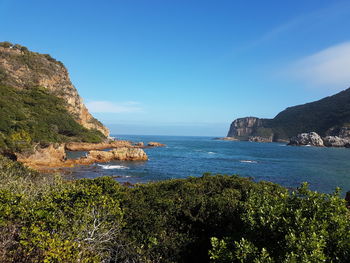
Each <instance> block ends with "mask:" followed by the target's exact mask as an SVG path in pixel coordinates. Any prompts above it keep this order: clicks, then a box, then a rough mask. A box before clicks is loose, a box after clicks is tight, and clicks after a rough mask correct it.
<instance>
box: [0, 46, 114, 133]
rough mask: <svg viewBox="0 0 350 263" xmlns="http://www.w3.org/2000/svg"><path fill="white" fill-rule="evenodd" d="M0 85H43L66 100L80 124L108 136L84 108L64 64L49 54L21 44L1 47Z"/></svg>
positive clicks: (24, 86)
mask: <svg viewBox="0 0 350 263" xmlns="http://www.w3.org/2000/svg"><path fill="white" fill-rule="evenodd" d="M0 84H2V85H4V86H10V87H14V88H17V89H29V88H32V87H38V86H40V87H44V88H46V89H47V90H48V91H49V92H50V93H51V94H53V95H55V96H57V97H59V98H62V99H63V100H64V101H65V102H66V108H67V110H68V111H69V112H70V113H71V114H72V116H73V117H74V118H75V120H76V121H77V122H78V123H79V124H81V125H82V126H84V127H85V128H87V129H96V130H98V131H100V132H101V133H103V134H104V135H105V136H108V135H109V130H108V129H107V128H106V127H105V126H103V125H102V123H100V122H99V121H98V120H96V119H95V118H94V117H93V116H92V115H91V114H90V113H89V111H88V110H87V108H86V107H85V105H84V103H83V101H82V98H81V97H80V96H79V94H78V92H77V90H76V88H75V87H74V86H73V84H72V82H71V81H70V78H69V75H68V71H67V69H66V68H65V66H64V65H63V64H62V63H61V62H59V61H56V60H55V59H53V58H52V57H50V56H49V55H46V54H39V53H35V52H31V51H28V50H27V49H26V48H25V47H22V46H20V45H15V46H8V45H3V46H0Z"/></svg>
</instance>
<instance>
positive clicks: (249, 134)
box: [227, 117, 273, 142]
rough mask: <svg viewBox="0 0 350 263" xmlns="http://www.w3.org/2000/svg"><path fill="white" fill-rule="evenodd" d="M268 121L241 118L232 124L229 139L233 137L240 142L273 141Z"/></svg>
mask: <svg viewBox="0 0 350 263" xmlns="http://www.w3.org/2000/svg"><path fill="white" fill-rule="evenodd" d="M268 121H269V120H267V119H259V118H256V117H245V118H239V119H236V120H234V121H233V122H232V124H231V127H230V130H229V132H228V134H227V137H233V138H236V139H239V140H249V141H263V142H269V141H272V140H273V134H272V132H271V131H270V129H269V128H267V126H268Z"/></svg>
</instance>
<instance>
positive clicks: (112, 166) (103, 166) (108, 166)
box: [98, 164, 129, 170]
mask: <svg viewBox="0 0 350 263" xmlns="http://www.w3.org/2000/svg"><path fill="white" fill-rule="evenodd" d="M98 166H100V167H101V168H102V169H105V170H110V169H120V170H123V169H129V167H126V166H123V165H110V164H98Z"/></svg>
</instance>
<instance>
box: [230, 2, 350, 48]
mask: <svg viewBox="0 0 350 263" xmlns="http://www.w3.org/2000/svg"><path fill="white" fill-rule="evenodd" d="M330 3H331V2H330ZM349 14H350V4H349V2H348V1H343V2H337V3H331V4H330V5H329V6H327V7H323V8H320V9H315V10H314V11H312V12H309V13H304V14H301V15H299V16H296V17H293V18H291V19H289V20H287V21H284V22H283V23H281V24H279V25H276V26H275V27H274V28H271V29H270V30H268V31H267V32H265V33H264V34H262V35H261V36H260V37H257V38H256V39H255V40H253V41H251V42H250V43H247V44H246V45H245V46H244V47H242V48H241V49H238V50H237V51H247V50H249V49H251V48H255V47H257V46H259V45H261V44H264V43H268V42H269V41H271V40H274V39H277V38H280V37H281V36H283V34H292V33H293V32H297V30H299V29H300V28H304V29H305V28H311V27H314V26H315V24H322V23H324V22H325V21H331V20H334V19H339V17H347V16H348V15H349Z"/></svg>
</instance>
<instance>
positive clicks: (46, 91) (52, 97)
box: [0, 42, 165, 170]
mask: <svg viewBox="0 0 350 263" xmlns="http://www.w3.org/2000/svg"><path fill="white" fill-rule="evenodd" d="M0 104H1V106H2V107H0V116H2V117H1V121H0V153H1V154H4V155H7V156H10V157H11V158H12V159H16V160H17V161H19V162H21V163H23V164H25V165H26V166H28V167H31V168H34V169H38V170H42V169H46V168H52V167H55V168H60V167H71V166H75V165H88V164H92V163H96V162H109V161H112V160H120V161H146V160H148V157H147V154H146V153H145V152H144V150H143V148H150V147H162V146H165V145H164V144H161V143H158V142H149V143H148V144H146V145H145V144H144V143H143V142H138V143H133V142H130V141H123V140H112V139H111V138H110V137H109V130H108V128H107V127H105V126H104V125H103V124H102V123H101V122H99V121H98V120H97V119H95V118H94V117H93V116H92V115H91V114H90V113H89V111H88V109H87V108H86V106H85V105H84V103H83V100H82V98H81V97H80V96H79V94H78V91H77V89H76V88H75V87H74V86H73V84H72V82H71V80H70V78H69V74H68V70H67V69H66V67H65V66H64V65H63V63H62V62H60V61H57V60H56V59H54V58H52V57H51V56H50V55H48V54H40V53H37V52H32V51H30V50H28V49H27V48H26V47H24V46H21V45H18V44H16V45H14V44H11V43H9V42H0ZM107 150H108V151H107ZM67 151H84V152H86V154H85V156H83V157H81V158H77V159H67V153H66V152H67Z"/></svg>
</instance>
